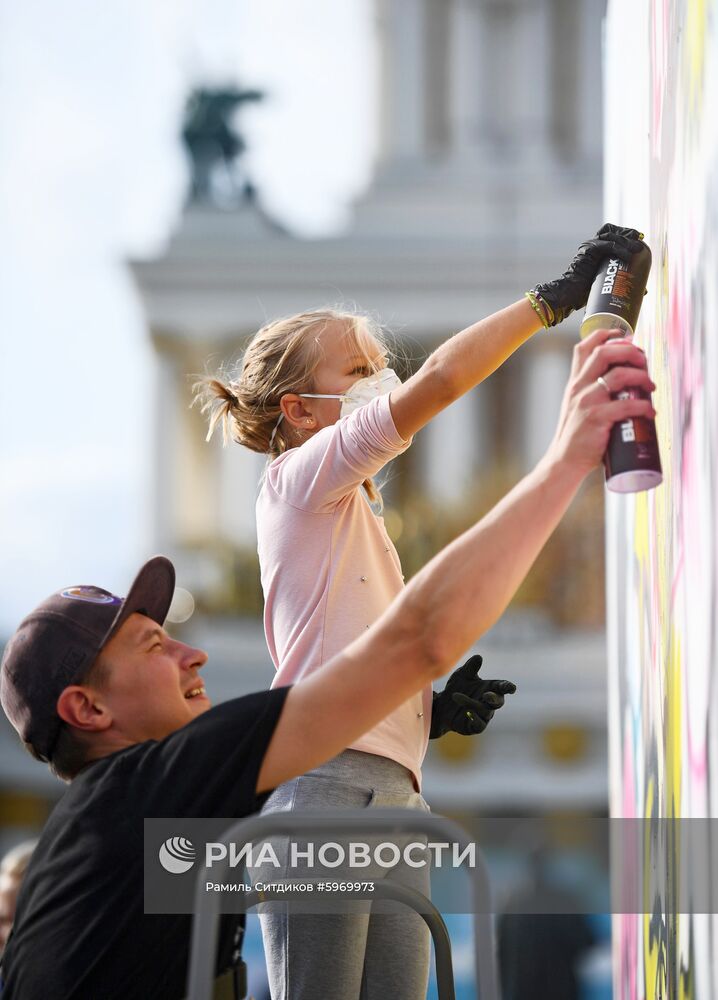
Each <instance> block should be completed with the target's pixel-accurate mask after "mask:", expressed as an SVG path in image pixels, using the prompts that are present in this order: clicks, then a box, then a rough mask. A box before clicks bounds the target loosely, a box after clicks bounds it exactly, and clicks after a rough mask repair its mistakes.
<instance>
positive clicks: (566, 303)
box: [391, 223, 644, 438]
mask: <svg viewBox="0 0 718 1000" xmlns="http://www.w3.org/2000/svg"><path fill="white" fill-rule="evenodd" d="M639 236H640V234H639V233H638V232H637V231H636V230H635V229H625V228H622V227H619V226H613V225H611V224H610V223H607V224H606V225H605V226H603V227H602V228H601V229H599V231H598V233H597V234H596V236H595V237H594V238H593V239H590V240H587V241H586V242H585V243H582V244H581V246H580V247H579V249H578V252H577V253H576V256H575V257H574V259H573V260H572V261H571V263H570V264H569V266H568V268H567V270H566V271H565V273H564V274H563V275H561V277H560V278H558V279H557V280H556V281H550V282H547V283H545V284H543V285H537V286H536V287H535V288H534V289H533V292H532V293H529V294H530V295H531V300H529V298H526V297H525V298H523V299H520V300H519V301H518V302H514V303H513V305H510V306H507V308H506V309H501V310H500V311H499V312H497V313H494V314H493V315H491V316H488V317H487V318H486V319H482V320H479V322H478V323H474V324H472V325H471V326H469V327H467V328H466V329H465V330H462V331H461V332H460V333H457V334H456V335H455V336H453V337H451V338H450V339H449V340H447V341H446V342H445V343H444V344H442V345H441V347H439V348H437V350H436V351H434V353H433V354H432V355H431V356H430V357H429V358H428V360H427V361H426V362H425V363H424V365H422V367H421V368H420V369H419V371H418V372H416V374H415V375H412V377H411V378H410V379H407V381H406V382H405V383H404V385H402V386H401V387H400V388H398V389H395V390H394V391H393V392H392V393H391V413H392V417H393V419H394V424H395V426H396V429H397V431H398V432H399V434H400V435H401V437H402V438H410V437H411V436H412V434H415V433H416V432H417V431H418V430H420V429H421V428H422V427H423V426H424V425H425V424H427V423H428V422H429V421H430V420H431V419H432V417H435V416H436V414H437V413H440V412H441V410H443V409H445V408H446V407H447V406H448V405H449V404H450V403H453V402H454V400H456V399H458V398H459V397H460V396H463V395H464V393H466V392H468V391H469V390H470V389H473V388H474V386H476V385H478V384H479V382H482V381H483V380H484V379H485V378H488V376H489V375H491V373H492V372H494V371H496V369H497V368H498V367H500V365H502V364H503V363H504V361H505V360H506V359H507V358H508V357H510V356H511V355H512V354H513V353H514V351H515V350H516V349H517V348H518V347H520V346H521V345H522V344H523V343H524V342H525V341H527V340H528V339H529V337H530V336H531V335H532V334H534V333H535V332H536V331H537V330H539V329H542V328H543V327H544V326H546V327H548V326H555V325H557V324H558V323H561V322H562V321H563V320H564V319H565V318H566V317H567V316H568V315H569V314H570V313H572V312H573V311H574V310H575V309H580V308H581V307H582V306H583V305H585V303H586V301H587V299H588V293H589V292H590V290H591V285H592V283H593V279H594V277H595V275H596V272H597V271H598V268H599V266H600V264H601V261H602V260H604V259H605V258H606V257H608V256H611V255H614V256H619V257H621V258H623V259H626V258H630V256H631V255H632V254H634V253H637V252H638V251H639V250H641V249H642V248H643V246H644V244H643V243H641V242H640V241H639V240H638V237H639Z"/></svg>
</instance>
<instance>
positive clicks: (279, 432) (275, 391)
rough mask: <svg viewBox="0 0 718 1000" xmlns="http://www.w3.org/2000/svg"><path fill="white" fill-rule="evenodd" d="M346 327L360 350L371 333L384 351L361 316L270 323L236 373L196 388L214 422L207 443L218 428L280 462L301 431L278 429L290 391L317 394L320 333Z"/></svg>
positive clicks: (322, 312) (371, 492)
mask: <svg viewBox="0 0 718 1000" xmlns="http://www.w3.org/2000/svg"><path fill="white" fill-rule="evenodd" d="M330 323H332V324H334V323H337V324H341V325H343V326H345V327H346V328H347V330H348V331H349V333H350V334H351V335H353V337H354V338H355V340H356V343H357V349H358V350H359V349H360V347H361V334H362V333H363V332H369V333H371V334H372V336H373V337H374V338H375V339H376V340H377V341H378V343H379V344H380V345H381V346H382V347H384V346H385V342H384V337H383V334H382V331H381V329H380V327H379V326H378V324H377V323H376V322H375V321H374V320H373V319H372V318H371V317H368V316H365V315H362V314H359V313H352V312H344V311H341V310H338V309H317V310H312V311H310V312H303V313H298V314H296V315H294V316H288V317H284V318H283V319H277V320H273V321H272V322H271V323H267V324H265V326H263V327H262V328H261V329H260V330H258V331H257V333H256V334H255V335H254V336H253V337H252V339H251V340H250V342H249V344H248V346H247V349H246V350H245V352H244V355H243V357H242V358H241V360H240V361H239V362H238V364H237V366H236V369H235V371H234V372H233V373H232V372H230V371H229V370H228V369H226V368H224V369H221V370H220V372H219V373H218V374H217V375H215V376H207V377H204V378H200V379H199V380H198V381H197V382H195V384H194V386H193V392H194V400H193V404H192V405H195V404H198V405H199V406H200V410H201V412H202V413H204V414H205V415H206V416H207V418H208V420H209V429H208V432H207V440H208V441H209V440H210V439H211V437H212V435H213V433H214V432H215V430H217V428H218V427H221V429H222V440H223V443H224V444H225V445H226V444H227V443H228V441H229V440H232V441H236V442H237V443H238V444H243V445H244V446H245V447H246V448H250V449H251V450H252V451H257V452H259V453H260V454H263V455H267V456H268V457H269V459H270V460H271V459H273V458H276V457H277V456H278V455H281V454H282V452H284V451H286V450H287V449H288V448H292V447H294V446H295V445H296V444H297V437H296V431H295V429H294V428H293V427H292V426H291V424H289V423H288V422H287V421H286V420H282V421H280V422H279V425H277V421H278V420H279V417H280V415H281V412H282V410H281V407H280V401H281V399H282V396H283V395H284V394H285V393H288V392H312V390H313V387H314V382H313V379H314V372H315V371H316V368H317V366H318V365H319V363H320V362H321V360H322V358H323V352H322V347H321V343H320V340H319V334H320V333H321V332H322V330H324V329H325V328H326V326H327V325H328V324H330ZM364 487H365V489H366V492H367V495H368V497H369V499H370V500H371V501H372V503H381V497H380V494H379V491H378V490H377V488H376V485H375V484H374V482H373V481H372V480H371V479H367V480H366V481H365V482H364Z"/></svg>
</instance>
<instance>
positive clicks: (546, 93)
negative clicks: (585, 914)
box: [0, 0, 607, 827]
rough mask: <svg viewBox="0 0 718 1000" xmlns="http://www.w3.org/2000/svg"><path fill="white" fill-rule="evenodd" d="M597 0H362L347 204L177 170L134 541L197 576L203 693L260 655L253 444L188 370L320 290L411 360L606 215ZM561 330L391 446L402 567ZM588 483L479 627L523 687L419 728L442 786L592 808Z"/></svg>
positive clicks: (502, 457) (534, 380) (595, 641)
mask: <svg viewBox="0 0 718 1000" xmlns="http://www.w3.org/2000/svg"><path fill="white" fill-rule="evenodd" d="M604 9H605V3H604V2H603V0H376V39H377V45H378V47H379V52H380V60H379V62H380V67H381V74H382V79H381V86H380V91H379V92H380V102H381V108H380V116H379V124H380V130H381V135H380V143H379V148H380V153H379V158H378V162H377V166H376V173H375V179H374V182H373V184H372V186H371V188H370V190H369V191H368V192H367V193H366V195H365V196H364V197H363V198H362V199H361V201H360V202H359V203H358V204H357V205H356V206H355V212H354V218H353V224H352V226H351V228H350V230H349V231H348V232H346V233H344V234H343V235H342V236H339V237H335V238H331V239H321V240H312V241H303V240H299V239H296V238H294V237H293V236H291V235H290V234H288V233H287V232H285V231H284V230H283V229H282V227H281V226H280V225H278V224H277V222H276V220H272V219H270V218H268V217H267V215H266V214H265V212H264V211H263V210H262V208H261V178H254V179H253V180H254V182H255V184H256V187H257V191H258V192H259V193H256V192H255V190H254V188H253V187H251V186H250V187H247V188H246V190H245V192H244V195H243V197H241V198H240V199H238V203H237V204H236V206H235V207H234V208H231V209H228V208H227V207H226V205H225V206H224V207H218V206H217V205H216V204H212V203H211V200H208V199H207V198H203V197H201V192H197V191H195V198H194V200H193V201H191V202H190V203H189V205H188V208H187V210H186V212H185V213H184V215H183V217H182V219H181V223H180V225H179V227H178V229H177V231H176V233H175V234H174V236H173V238H172V240H171V242H170V243H169V245H168V248H167V251H166V253H165V254H164V255H163V256H162V257H161V258H160V259H157V260H153V261H149V262H148V261H144V262H135V263H134V264H133V272H134V274H135V277H136V280H137V282H138V284H139V287H140V290H141V294H142V298H143V301H144V305H145V309H146V313H147V319H148V327H149V331H150V336H151V338H152V343H153V345H154V348H155V350H156V353H157V357H158V362H159V363H158V376H157V385H156V392H155V399H156V402H155V413H156V422H155V445H154V454H155V458H154V470H155V472H154V488H155V496H154V510H155V523H154V539H155V544H154V548H155V550H157V551H162V552H166V553H168V554H169V555H171V556H172V557H173V558H174V559H175V560H176V563H177V566H178V574H179V582H180V583H181V585H182V586H184V587H186V588H187V589H189V590H190V591H191V592H192V593H193V595H194V597H195V599H196V601H197V606H198V611H197V612H196V613H195V615H194V617H193V618H192V619H191V620H190V622H189V623H187V624H186V625H185V626H182V629H183V630H184V631H183V634H184V635H185V636H187V637H188V638H189V639H190V640H191V641H192V642H195V643H197V644H199V645H204V646H205V647H206V648H208V649H209V650H210V651H211V653H212V657H211V661H210V667H209V669H210V670H211V675H210V677H211V686H212V690H213V694H214V695H215V697H216V698H218V699H221V698H225V697H230V696H232V695H236V694H238V693H241V692H243V691H248V690H252V689H256V688H259V687H263V686H266V685H267V684H268V683H269V682H270V680H271V677H272V667H271V661H270V659H269V655H268V653H267V651H266V648H265V644H264V638H263V633H262V627H261V621H260V619H259V617H258V615H259V611H260V607H261V591H260V589H259V577H258V570H257V564H256V540H255V530H254V500H255V496H256V489H257V481H258V478H259V476H260V474H261V470H262V467H263V461H264V460H263V458H262V457H261V456H258V455H254V454H252V453H250V452H248V451H245V450H243V449H241V448H238V447H236V446H234V447H230V448H227V449H224V450H223V449H222V448H221V446H220V443H219V441H217V440H215V441H213V442H212V444H211V445H207V444H206V443H205V440H204V436H205V432H206V427H205V424H204V421H203V420H202V419H201V417H200V415H199V414H198V413H197V411H196V410H190V409H189V404H190V401H191V392H190V385H191V381H192V379H191V375H192V374H196V373H202V372H204V371H205V370H206V369H207V368H209V369H210V370H211V369H213V368H214V367H216V366H217V365H218V364H219V362H220V361H222V360H229V359H233V358H235V357H237V356H239V354H240V353H241V349H242V346H243V344H244V343H245V342H246V340H247V338H248V337H249V336H251V334H252V333H253V332H254V331H255V330H256V329H257V328H258V327H259V326H260V325H262V323H263V322H265V320H266V319H267V318H270V317H275V316H279V315H283V314H288V313H293V312H297V311H300V310H303V309H308V308H313V307H317V306H320V305H324V304H336V303H343V304H348V305H349V306H353V305H356V306H357V307H358V308H360V309H363V310H367V311H370V312H372V313H373V314H375V315H377V316H378V317H379V319H380V320H381V321H382V322H383V323H384V324H385V325H386V326H387V327H388V328H389V329H390V330H391V331H393V333H394V334H395V335H396V338H397V342H398V345H399V348H400V351H401V352H403V353H404V354H405V356H406V357H407V358H408V367H412V365H415V364H418V363H420V362H421V360H422V359H423V357H424V356H425V355H426V354H427V353H428V352H429V351H430V350H431V349H432V348H433V347H435V346H436V345H437V344H438V343H439V342H441V341H442V340H444V339H446V337H447V336H449V335H450V334H452V333H454V332H456V331H457V330H459V329H461V328H463V327H465V326H467V325H469V324H470V323H472V322H474V321H475V320H477V319H478V318H480V317H482V316H486V315H488V314H489V313H491V312H493V311H494V310H496V309H498V308H500V307H502V306H504V305H507V304H509V303H510V302H512V301H514V300H516V299H517V298H519V297H520V296H521V295H522V294H523V292H524V291H525V290H526V289H527V288H530V287H531V286H532V285H533V284H535V283H536V282H537V281H540V280H545V279H549V278H552V277H554V276H557V275H558V274H559V273H560V272H561V271H562V270H563V269H564V267H565V265H566V263H567V262H568V260H569V258H570V256H571V255H572V253H573V251H574V249H575V247H576V245H577V244H578V243H579V242H580V241H581V240H582V239H584V238H585V237H586V236H587V235H588V234H592V233H593V232H594V231H595V230H596V229H597V228H598V226H599V225H600V223H601V222H602V218H601V174H602V169H601V168H602V150H601V133H602V127H601V120H602V116H601V82H600V81H601V31H602V19H603V16H604ZM203 169H204V168H203ZM287 169H288V170H291V163H289V164H288V165H287ZM198 195H199V196H198ZM577 331H578V319H577V318H576V317H572V318H571V319H570V320H569V321H568V322H567V323H565V324H564V325H563V327H561V328H560V330H558V331H551V332H549V333H542V334H539V335H537V336H536V337H535V338H534V340H533V341H532V342H531V343H529V344H528V345H526V346H525V347H523V348H522V349H521V350H520V351H519V353H518V354H517V355H516V356H515V357H514V358H512V359H510V360H509V361H508V362H507V363H506V364H505V365H504V366H503V368H502V369H501V370H500V371H499V372H497V373H496V374H495V375H494V376H492V378H491V379H489V380H488V381H487V382H486V383H485V384H484V385H482V386H480V387H479V388H478V389H477V390H475V391H474V392H472V393H471V394H469V395H468V396H467V397H465V398H464V399H463V400H461V401H459V402H458V403H456V404H454V406H452V407H451V408H450V409H449V410H448V411H446V412H445V413H444V414H442V415H441V416H440V417H439V418H438V419H436V420H435V421H434V422H433V423H432V425H431V426H430V427H428V428H426V429H425V430H424V431H422V432H421V434H419V435H418V436H417V439H416V441H415V443H414V445H413V447H412V448H411V449H410V451H409V452H408V453H407V454H406V455H405V456H402V457H401V458H400V459H399V460H397V462H396V463H395V464H394V466H393V467H392V468H391V470H390V475H389V481H388V483H387V484H386V486H385V487H384V490H383V493H384V497H385V505H386V523H387V527H388V529H389V531H390V533H391V534H392V536H393V537H394V539H395V541H396V544H397V547H398V548H399V551H400V554H401V557H402V561H403V564H404V567H405V569H406V570H407V577H408V576H409V575H410V574H411V573H412V572H414V571H415V570H416V569H417V568H418V567H419V566H420V565H422V564H423V563H424V562H426V561H427V559H428V558H429V557H430V556H431V554H432V553H433V552H435V551H436V550H437V549H438V548H439V547H440V546H441V545H442V544H445V543H446V542H447V541H448V540H449V539H450V538H451V537H453V536H454V535H455V534H457V533H458V532H459V531H460V530H462V529H463V528H464V527H466V526H468V524H469V523H471V522H472V521H473V520H475V519H476V517H477V516H479V515H480V513H481V512H482V511H483V510H486V509H488V507H489V506H490V505H491V503H493V501H494V500H495V499H497V498H498V497H499V496H500V495H502V494H503V493H504V492H505V491H506V489H507V488H508V486H509V485H510V484H511V483H512V482H514V481H515V480H516V479H517V478H518V477H519V476H520V474H521V473H522V472H523V471H525V470H526V469H528V468H529V467H530V465H531V464H532V463H533V462H534V461H535V460H536V459H537V458H538V457H539V455H540V454H541V453H542V451H543V449H544V448H545V446H546V444H547V443H548V441H549V440H550V438H551V435H552V433H553V430H554V426H555V422H556V417H557V415H558V409H559V403H560V399H561V394H562V390H563V386H564V384H565V380H566V376H567V373H568V370H569V366H570V357H571V350H572V347H573V344H574V342H575V340H576V338H577ZM602 499H603V498H602V485H601V481H600V477H598V476H597V477H596V478H595V480H594V481H592V483H591V484H589V486H587V488H586V489H585V490H584V491H583V493H582V495H581V497H580V498H579V499H578V500H577V502H576V504H575V505H574V508H573V510H572V513H571V514H569V516H568V517H567V519H566V520H565V522H564V524H563V525H562V526H561V528H560V529H559V531H558V532H557V535H556V537H555V539H554V540H553V541H552V543H551V544H550V546H549V548H548V549H547V551H546V552H545V553H544V555H543V556H542V557H541V559H540V560H539V563H538V565H537V567H536V570H535V571H534V573H533V574H532V576H531V578H530V579H529V581H528V582H527V584H526V585H525V586H524V588H522V591H521V593H520V595H519V598H518V600H517V602H515V605H514V607H513V609H512V611H511V612H510V613H509V614H508V615H507V616H506V617H505V619H504V620H503V621H502V622H500V623H499V625H498V626H497V627H496V628H495V629H494V630H492V633H491V634H490V635H489V636H487V637H486V639H485V640H482V642H481V643H480V646H479V649H480V651H481V652H482V653H483V655H484V659H485V666H484V671H485V673H486V676H505V677H511V678H512V679H514V680H515V681H517V683H518V686H519V693H518V694H517V695H516V696H515V697H514V698H513V699H512V700H511V702H510V704H509V705H508V706H507V708H506V709H504V710H503V711H502V713H501V715H500V716H499V717H497V720H496V722H495V724H494V725H493V726H492V727H491V729H490V730H489V732H488V733H487V734H485V735H484V736H482V737H481V739H479V740H462V739H461V738H460V737H455V738H453V739H452V738H451V737H445V738H444V739H443V740H441V741H439V742H438V744H436V745H432V746H431V747H430V753H429V757H428V760H427V767H426V793H427V796H428V797H429V799H430V800H431V801H432V802H433V803H434V804H435V805H436V806H439V807H442V808H445V809H446V808H451V807H452V805H453V806H459V805H460V806H461V807H462V808H467V807H469V806H473V807H476V808H479V809H481V810H482V811H486V812H491V811H494V812H496V811H507V810H508V811H518V812H520V811H521V810H522V809H527V810H531V811H535V810H536V809H538V808H549V809H550V808H560V807H562V806H567V805H571V806H572V807H581V808H586V809H590V810H603V809H605V808H606V803H607V762H606V718H605V716H606V680H605V646H604V638H603V631H602V626H603V590H604V572H603V531H602ZM3 723H4V720H3ZM0 729H1V727H0ZM0 739H2V741H3V747H4V746H6V745H7V746H8V753H9V756H8V757H7V760H8V764H9V769H7V773H8V774H12V775H14V777H13V778H12V779H11V780H12V781H15V782H16V784H17V788H34V789H36V790H37V792H38V793H40V792H42V793H43V794H47V793H51V792H54V793H55V794H57V793H58V792H59V791H60V788H59V786H58V783H57V782H56V781H55V780H54V779H52V778H51V777H50V776H49V775H47V777H43V776H42V772H41V769H38V768H37V765H36V764H34V762H32V761H31V760H30V759H29V758H27V759H25V758H24V757H23V755H22V751H21V750H20V749H19V747H16V746H15V745H13V746H12V747H10V743H11V735H10V734H8V733H5V731H4V730H2V731H0ZM3 752H4V751H3ZM23 794H25V793H23ZM4 801H5V802H6V803H8V805H7V807H6V808H8V809H14V810H15V815H16V820H15V821H16V822H17V817H20V818H22V817H27V822H28V826H29V827H31V826H33V825H34V820H33V816H32V815H31V813H32V812H33V810H34V809H35V806H34V805H32V803H33V802H34V801H35V799H34V798H33V796H32V794H31V795H30V799H29V800H28V802H30V805H28V804H27V803H25V800H24V799H23V798H22V796H21V795H20V793H18V797H16V798H13V797H12V796H9V797H7V796H6V797H5V799H4ZM24 803H25V804H24Z"/></svg>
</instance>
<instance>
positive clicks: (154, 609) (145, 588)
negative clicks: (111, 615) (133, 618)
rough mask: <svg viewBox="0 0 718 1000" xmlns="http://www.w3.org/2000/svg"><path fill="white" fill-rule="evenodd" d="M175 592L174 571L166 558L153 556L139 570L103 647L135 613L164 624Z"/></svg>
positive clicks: (103, 641) (103, 642)
mask: <svg viewBox="0 0 718 1000" xmlns="http://www.w3.org/2000/svg"><path fill="white" fill-rule="evenodd" d="M174 592H175V568H174V566H173V565H172V563H171V562H170V561H169V559H167V557H166V556H153V558H152V559H149V560H148V561H147V562H146V563H145V564H144V566H143V567H142V569H141V570H140V571H139V573H138V574H137V576H136V577H135V579H134V581H133V582H132V586H131V587H130V589H129V590H128V592H127V597H126V598H125V599H124V601H123V602H122V607H121V608H120V610H119V611H118V612H117V615H116V616H115V620H114V621H113V623H112V625H111V626H110V628H109V630H108V632H107V635H106V636H105V638H104V639H103V640H102V645H103V646H104V645H105V643H106V642H108V641H109V640H110V639H111V638H112V636H113V635H115V633H116V632H117V630H118V629H119V628H120V627H121V626H122V625H123V624H124V622H126V621H127V619H128V618H129V617H130V615H133V614H135V612H137V613H139V614H142V615H146V616H147V617H148V618H151V619H152V621H155V622H157V624H158V625H163V624H164V620H165V618H166V617H167V612H168V611H169V609H170V604H171V603H172V596H173V594H174Z"/></svg>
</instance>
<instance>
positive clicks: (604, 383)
mask: <svg viewBox="0 0 718 1000" xmlns="http://www.w3.org/2000/svg"><path fill="white" fill-rule="evenodd" d="M596 381H597V382H598V384H599V385H601V386H603V388H604V389H605V390H606V392H607V393H608V395H609V396H612V395H613V393H612V392H611V387H610V385H609V384H608V382H607V381H606V380H605V378H604V377H603V375H599V376H598V378H597V379H596Z"/></svg>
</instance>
